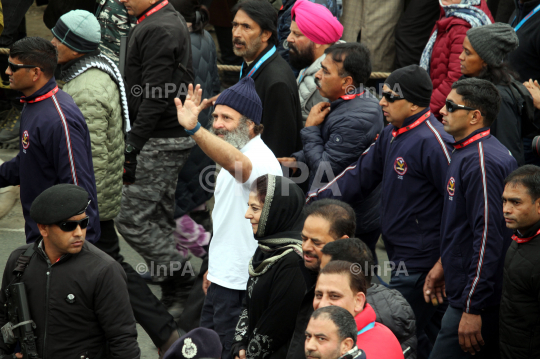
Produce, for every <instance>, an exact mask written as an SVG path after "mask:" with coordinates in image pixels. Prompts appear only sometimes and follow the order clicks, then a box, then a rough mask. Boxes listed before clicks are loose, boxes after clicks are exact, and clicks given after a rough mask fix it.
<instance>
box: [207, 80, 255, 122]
mask: <svg viewBox="0 0 540 359" xmlns="http://www.w3.org/2000/svg"><path fill="white" fill-rule="evenodd" d="M215 105H216V106H217V105H225V106H229V107H230V108H232V109H234V110H236V111H238V112H240V114H241V115H243V116H246V117H247V118H249V119H250V120H251V121H253V122H254V123H255V124H256V125H260V124H261V117H262V102H261V99H260V98H259V95H257V91H256V90H255V82H254V81H253V79H252V78H251V77H249V76H246V77H244V78H243V79H242V80H240V81H238V83H237V84H236V85H234V86H231V87H229V88H228V89H226V90H225V91H223V92H222V93H221V95H219V97H218V98H217V101H216V103H215Z"/></svg>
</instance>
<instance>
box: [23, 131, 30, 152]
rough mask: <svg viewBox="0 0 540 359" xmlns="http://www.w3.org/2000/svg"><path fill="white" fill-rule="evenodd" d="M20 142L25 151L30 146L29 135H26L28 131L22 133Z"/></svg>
mask: <svg viewBox="0 0 540 359" xmlns="http://www.w3.org/2000/svg"><path fill="white" fill-rule="evenodd" d="M21 142H22V146H23V148H24V149H25V150H26V149H27V148H28V146H30V135H29V134H28V131H24V132H23V135H22V138H21Z"/></svg>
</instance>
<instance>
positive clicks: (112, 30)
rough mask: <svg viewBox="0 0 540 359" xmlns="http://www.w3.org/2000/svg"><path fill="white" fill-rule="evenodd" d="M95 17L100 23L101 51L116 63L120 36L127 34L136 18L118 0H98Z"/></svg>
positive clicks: (118, 55) (118, 56)
mask: <svg viewBox="0 0 540 359" xmlns="http://www.w3.org/2000/svg"><path fill="white" fill-rule="evenodd" d="M96 17H97V19H98V21H99V24H100V25H101V43H100V44H99V49H100V50H101V53H102V54H103V55H105V56H107V57H108V58H109V59H111V60H113V61H114V62H115V63H116V65H118V62H119V58H120V38H121V37H122V36H127V35H128V33H129V30H130V29H131V28H132V27H133V26H135V24H136V22H137V19H136V18H135V16H131V15H129V14H128V12H127V10H126V7H125V6H124V4H122V3H121V2H120V0H99V3H98V6H97V10H96Z"/></svg>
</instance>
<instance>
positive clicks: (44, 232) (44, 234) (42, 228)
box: [37, 223, 49, 238]
mask: <svg viewBox="0 0 540 359" xmlns="http://www.w3.org/2000/svg"><path fill="white" fill-rule="evenodd" d="M37 226H38V229H39V233H40V234H41V236H42V237H43V238H46V237H48V236H49V226H48V225H46V224H39V223H38V224H37Z"/></svg>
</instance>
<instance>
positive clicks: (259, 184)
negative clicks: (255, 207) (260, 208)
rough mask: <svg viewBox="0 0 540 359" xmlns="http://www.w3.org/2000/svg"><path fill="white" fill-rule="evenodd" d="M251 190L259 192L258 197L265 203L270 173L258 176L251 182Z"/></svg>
mask: <svg viewBox="0 0 540 359" xmlns="http://www.w3.org/2000/svg"><path fill="white" fill-rule="evenodd" d="M250 191H251V192H255V193H257V199H258V200H259V202H261V203H264V201H265V200H266V192H267V191H268V175H267V174H266V175H262V176H260V177H257V179H256V180H255V181H253V183H252V184H251V189H250Z"/></svg>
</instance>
